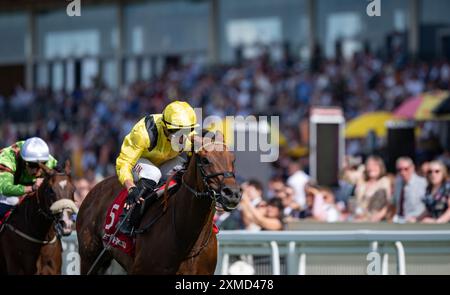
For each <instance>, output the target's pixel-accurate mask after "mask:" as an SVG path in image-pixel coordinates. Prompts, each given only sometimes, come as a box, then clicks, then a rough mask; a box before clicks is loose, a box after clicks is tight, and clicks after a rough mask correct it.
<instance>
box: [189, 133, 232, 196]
mask: <svg viewBox="0 0 450 295" xmlns="http://www.w3.org/2000/svg"><path fill="white" fill-rule="evenodd" d="M211 144H223V146H225V147H226V145H225V143H223V142H211V143H207V144H205V145H203V146H202V147H201V148H200V150H201V149H203V148H205V147H206V146H207V145H211ZM195 165H196V167H197V168H198V169H199V170H200V174H201V178H202V182H203V185H204V187H205V189H204V190H203V191H197V190H196V189H195V188H193V187H191V186H190V185H188V184H187V183H186V181H185V180H184V176H185V175H183V176H182V178H181V182H182V184H183V185H184V187H186V188H187V189H188V190H189V191H190V192H191V193H192V194H193V195H194V197H196V198H204V197H209V198H211V199H212V200H214V201H215V202H216V203H219V204H221V203H222V199H223V195H222V189H223V187H224V180H225V178H234V177H235V174H234V172H233V171H222V172H216V173H211V174H207V172H206V170H205V166H207V165H211V163H208V164H204V163H201V161H200V157H198V156H196V157H195ZM219 176H222V178H221V179H220V178H219V188H218V191H217V190H216V189H214V188H213V187H212V186H211V184H210V181H209V180H210V179H212V178H216V177H219Z"/></svg>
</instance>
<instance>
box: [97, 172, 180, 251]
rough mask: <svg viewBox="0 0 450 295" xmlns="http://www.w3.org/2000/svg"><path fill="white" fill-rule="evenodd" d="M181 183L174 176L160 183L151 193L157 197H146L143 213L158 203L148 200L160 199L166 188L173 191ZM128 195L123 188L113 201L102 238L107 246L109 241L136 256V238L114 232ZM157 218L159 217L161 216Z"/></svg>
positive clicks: (142, 207) (111, 244)
mask: <svg viewBox="0 0 450 295" xmlns="http://www.w3.org/2000/svg"><path fill="white" fill-rule="evenodd" d="M179 183H181V182H180V181H179V178H178V177H173V178H172V179H171V180H170V181H169V182H164V183H161V184H159V185H158V186H157V187H156V188H155V189H154V191H153V192H152V193H151V194H156V198H144V199H145V200H144V203H143V205H142V206H141V213H142V214H143V213H144V212H145V211H147V210H148V209H149V208H150V207H151V206H152V205H153V204H154V203H157V202H148V201H147V200H149V199H151V200H155V199H156V200H158V199H160V198H161V196H162V195H163V194H164V191H165V190H166V189H167V190H171V191H173V190H174V189H178V187H179ZM127 196H128V191H127V190H126V189H123V190H121V191H120V193H119V194H118V195H117V197H116V198H115V199H114V201H113V202H112V204H111V206H110V207H109V209H108V211H107V215H106V220H105V225H104V227H103V229H104V231H105V234H104V235H103V238H102V239H103V244H104V246H106V245H107V244H108V243H109V245H110V246H111V247H113V248H117V249H119V250H121V251H122V252H124V253H126V254H128V255H130V256H134V246H135V239H134V238H133V237H130V236H128V235H125V234H123V233H121V232H120V231H119V232H117V234H116V235H115V236H114V233H116V231H117V226H118V223H119V216H120V214H122V211H123V206H124V204H125V201H126V199H127ZM162 210H163V209H162V208H161V211H162ZM157 218H159V216H158V217H157ZM157 218H156V219H157Z"/></svg>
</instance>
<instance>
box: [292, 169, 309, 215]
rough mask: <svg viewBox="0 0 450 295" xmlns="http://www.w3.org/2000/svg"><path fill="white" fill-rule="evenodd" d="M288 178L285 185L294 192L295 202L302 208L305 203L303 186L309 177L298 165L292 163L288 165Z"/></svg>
mask: <svg viewBox="0 0 450 295" xmlns="http://www.w3.org/2000/svg"><path fill="white" fill-rule="evenodd" d="M288 169H289V175H290V176H289V178H288V179H287V184H288V185H289V186H290V187H292V188H293V189H294V191H295V196H294V197H295V201H296V202H297V203H298V204H299V205H300V206H301V207H304V206H305V203H306V195H305V185H306V184H307V183H308V181H309V176H308V174H306V173H305V172H303V170H302V169H301V166H300V163H298V162H295V161H292V162H290V163H289V167H288Z"/></svg>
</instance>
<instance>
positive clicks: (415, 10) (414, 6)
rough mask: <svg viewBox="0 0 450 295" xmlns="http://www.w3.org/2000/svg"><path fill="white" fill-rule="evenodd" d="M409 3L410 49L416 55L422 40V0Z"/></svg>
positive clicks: (412, 0) (413, 0)
mask: <svg viewBox="0 0 450 295" xmlns="http://www.w3.org/2000/svg"><path fill="white" fill-rule="evenodd" d="M408 5H409V30H408V40H409V42H408V43H409V44H408V49H409V53H410V54H411V55H412V56H413V57H416V56H417V54H418V53H419V42H420V39H419V38H420V15H419V14H420V0H411V1H409V2H408Z"/></svg>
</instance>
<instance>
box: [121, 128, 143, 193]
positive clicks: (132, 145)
mask: <svg viewBox="0 0 450 295" xmlns="http://www.w3.org/2000/svg"><path fill="white" fill-rule="evenodd" d="M141 122H143V121H140V122H138V123H137V124H136V125H135V126H134V127H133V129H132V130H131V132H130V133H129V134H128V135H127V136H125V139H124V141H123V144H122V147H121V149H120V155H119V157H118V158H117V160H116V172H117V176H118V178H119V181H120V183H121V184H122V185H124V186H125V187H126V188H127V189H130V188H131V187H133V186H135V184H134V181H133V174H132V173H131V171H132V169H133V167H134V166H135V165H136V162H137V161H138V160H139V158H140V157H141V155H142V152H143V151H144V150H145V149H147V148H148V147H149V146H150V139H149V137H148V134H147V131H146V130H145V124H141Z"/></svg>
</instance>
